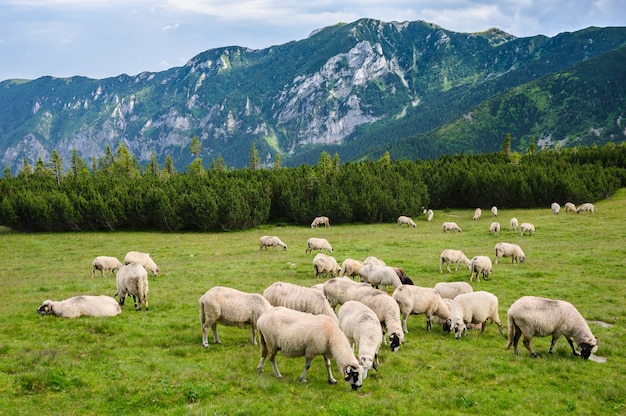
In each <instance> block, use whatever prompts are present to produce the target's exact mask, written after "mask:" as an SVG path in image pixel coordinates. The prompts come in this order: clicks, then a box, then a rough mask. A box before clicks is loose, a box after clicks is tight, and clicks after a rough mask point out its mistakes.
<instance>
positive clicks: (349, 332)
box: [337, 300, 383, 380]
mask: <svg viewBox="0 0 626 416" xmlns="http://www.w3.org/2000/svg"><path fill="white" fill-rule="evenodd" d="M337 317H338V318H339V327H340V328H341V330H342V331H343V333H344V334H345V335H346V338H348V342H349V343H350V345H352V346H353V347H356V350H357V354H358V359H359V364H360V365H362V366H363V380H365V378H366V377H367V373H368V371H369V370H370V369H371V368H373V369H374V370H377V371H378V350H379V349H380V345H381V344H382V343H383V330H382V327H381V326H380V321H379V320H378V317H377V316H376V314H375V313H374V311H373V310H371V309H370V308H369V307H368V306H366V305H364V304H363V303H361V302H357V301H355V300H349V301H347V302H346V303H344V304H343V305H342V306H341V308H340V309H339V312H338V313H337Z"/></svg>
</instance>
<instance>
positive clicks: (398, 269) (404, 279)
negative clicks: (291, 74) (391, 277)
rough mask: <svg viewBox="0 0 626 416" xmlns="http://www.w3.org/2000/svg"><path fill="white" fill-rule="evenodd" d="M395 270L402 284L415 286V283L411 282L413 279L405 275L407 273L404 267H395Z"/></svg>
mask: <svg viewBox="0 0 626 416" xmlns="http://www.w3.org/2000/svg"><path fill="white" fill-rule="evenodd" d="M393 270H394V271H395V272H396V274H397V275H398V277H399V278H400V282H401V283H402V284H403V285H413V284H415V283H413V280H411V278H410V277H409V276H408V275H407V274H406V273H405V271H404V269H403V268H402V267H394V268H393Z"/></svg>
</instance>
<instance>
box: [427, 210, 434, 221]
mask: <svg viewBox="0 0 626 416" xmlns="http://www.w3.org/2000/svg"><path fill="white" fill-rule="evenodd" d="M434 215H435V213H434V212H433V210H432V209H429V210H428V211H426V220H427V221H428V222H431V221H432V220H433V216H434Z"/></svg>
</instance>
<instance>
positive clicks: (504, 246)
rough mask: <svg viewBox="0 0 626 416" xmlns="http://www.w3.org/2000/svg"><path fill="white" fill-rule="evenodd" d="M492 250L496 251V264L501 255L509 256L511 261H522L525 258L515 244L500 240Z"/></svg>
mask: <svg viewBox="0 0 626 416" xmlns="http://www.w3.org/2000/svg"><path fill="white" fill-rule="evenodd" d="M494 250H495V252H496V264H498V260H499V259H500V258H501V257H510V258H511V263H515V262H519V263H524V260H526V255H525V254H524V251H523V250H522V248H521V247H520V246H519V245H517V244H512V243H502V242H500V243H498V244H496V245H495V246H494Z"/></svg>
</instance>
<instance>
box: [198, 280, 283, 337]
mask: <svg viewBox="0 0 626 416" xmlns="http://www.w3.org/2000/svg"><path fill="white" fill-rule="evenodd" d="M199 306H200V325H201V327H202V346H203V347H205V348H208V347H209V339H208V332H209V328H211V331H212V332H213V341H215V343H216V344H219V343H220V338H219V336H218V334H217V324H221V325H226V326H242V325H245V324H250V325H251V326H252V344H253V345H257V342H256V332H257V327H256V322H257V320H258V319H259V317H260V316H261V314H263V312H267V311H268V310H269V309H271V308H272V305H270V303H269V301H268V300H267V299H265V298H264V297H263V296H262V295H260V294H259V293H246V292H241V291H239V290H237V289H231V288H229V287H223V286H214V287H212V288H211V289H209V290H207V291H206V293H205V294H204V295H202V297H201V298H200V300H199Z"/></svg>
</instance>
